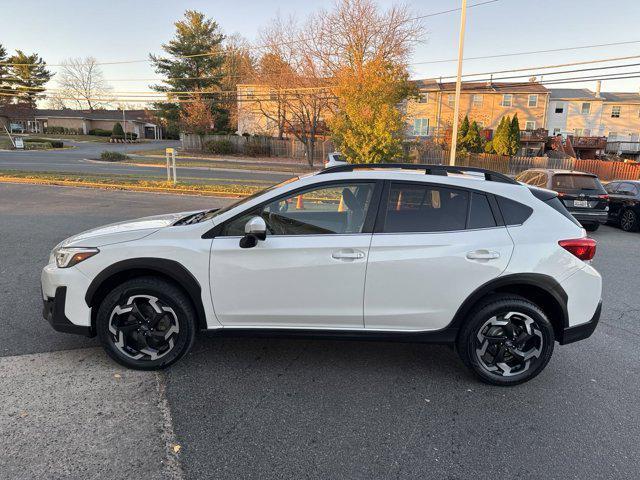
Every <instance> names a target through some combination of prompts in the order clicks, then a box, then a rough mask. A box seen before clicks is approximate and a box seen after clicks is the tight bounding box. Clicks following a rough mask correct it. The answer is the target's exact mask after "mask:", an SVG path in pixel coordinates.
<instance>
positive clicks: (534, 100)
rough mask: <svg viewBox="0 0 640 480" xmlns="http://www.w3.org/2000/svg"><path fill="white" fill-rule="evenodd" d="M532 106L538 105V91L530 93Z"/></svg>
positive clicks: (530, 104)
mask: <svg viewBox="0 0 640 480" xmlns="http://www.w3.org/2000/svg"><path fill="white" fill-rule="evenodd" d="M528 105H529V106H530V107H537V106H538V94H537V93H532V94H531V95H529V104H528Z"/></svg>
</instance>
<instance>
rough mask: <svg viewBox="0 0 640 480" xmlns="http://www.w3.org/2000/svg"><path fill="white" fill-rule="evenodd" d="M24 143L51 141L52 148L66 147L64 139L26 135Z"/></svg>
mask: <svg viewBox="0 0 640 480" xmlns="http://www.w3.org/2000/svg"><path fill="white" fill-rule="evenodd" d="M23 141H24V143H50V144H51V147H50V148H62V147H64V142H62V140H49V139H45V138H34V137H26V138H24V139H23Z"/></svg>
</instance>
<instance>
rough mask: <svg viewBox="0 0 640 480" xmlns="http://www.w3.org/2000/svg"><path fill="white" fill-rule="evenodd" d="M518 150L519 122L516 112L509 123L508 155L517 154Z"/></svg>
mask: <svg viewBox="0 0 640 480" xmlns="http://www.w3.org/2000/svg"><path fill="white" fill-rule="evenodd" d="M519 151H520V122H518V114H517V113H516V114H515V115H513V119H512V120H511V124H510V125H509V155H517V154H518V152H519Z"/></svg>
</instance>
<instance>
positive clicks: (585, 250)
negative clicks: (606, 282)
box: [558, 238, 597, 260]
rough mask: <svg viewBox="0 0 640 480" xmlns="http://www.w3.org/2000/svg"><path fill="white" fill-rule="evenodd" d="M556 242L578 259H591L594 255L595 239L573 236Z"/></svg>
mask: <svg viewBox="0 0 640 480" xmlns="http://www.w3.org/2000/svg"><path fill="white" fill-rule="evenodd" d="M558 244H559V245H560V246H561V247H562V248H564V249H565V250H566V251H567V252H569V253H571V254H573V255H575V256H576V257H578V258H579V259H580V260H591V259H592V258H593V257H595V256H596V245H597V243H596V241H595V240H594V239H593V238H574V239H571V240H560V241H559V242H558Z"/></svg>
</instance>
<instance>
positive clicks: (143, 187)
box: [0, 170, 268, 197]
mask: <svg viewBox="0 0 640 480" xmlns="http://www.w3.org/2000/svg"><path fill="white" fill-rule="evenodd" d="M185 180H187V181H186V182H184V181H181V182H178V184H177V185H174V184H173V183H171V182H166V181H160V180H139V179H137V178H136V177H133V176H130V175H111V174H105V175H83V174H78V173H72V172H69V173H67V172H55V173H54V172H31V171H21V170H0V182H9V183H10V182H20V183H34V184H44V185H65V186H78V187H92V188H105V189H112V190H136V191H151V192H166V193H183V194H195V195H211V196H225V197H244V196H246V195H250V194H252V193H254V192H256V191H258V190H262V189H263V188H264V187H266V186H268V185H267V184H263V185H244V184H239V183H217V184H216V183H191V182H189V181H188V179H185Z"/></svg>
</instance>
